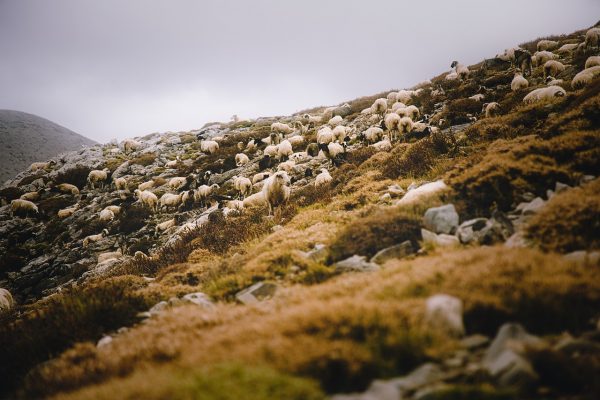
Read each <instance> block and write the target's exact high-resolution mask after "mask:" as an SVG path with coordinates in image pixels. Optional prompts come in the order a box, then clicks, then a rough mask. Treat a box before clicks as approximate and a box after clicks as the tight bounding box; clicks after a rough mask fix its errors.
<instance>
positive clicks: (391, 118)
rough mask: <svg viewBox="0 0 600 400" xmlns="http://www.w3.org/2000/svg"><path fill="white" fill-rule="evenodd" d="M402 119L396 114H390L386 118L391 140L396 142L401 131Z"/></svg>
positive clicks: (385, 121) (385, 122)
mask: <svg viewBox="0 0 600 400" xmlns="http://www.w3.org/2000/svg"><path fill="white" fill-rule="evenodd" d="M400 119H401V117H400V116H399V115H398V114H396V113H390V114H388V115H386V116H385V118H384V124H385V127H386V128H387V130H388V132H389V136H390V140H395V139H396V133H398V132H399V131H400Z"/></svg>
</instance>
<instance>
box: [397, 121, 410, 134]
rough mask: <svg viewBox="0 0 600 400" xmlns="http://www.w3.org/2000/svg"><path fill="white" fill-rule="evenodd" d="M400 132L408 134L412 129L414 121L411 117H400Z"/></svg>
mask: <svg viewBox="0 0 600 400" xmlns="http://www.w3.org/2000/svg"><path fill="white" fill-rule="evenodd" d="M398 128H399V129H398V132H399V133H401V134H407V133H409V132H410V131H412V128H413V121H412V119H410V118H409V117H402V118H400V125H399V126H398Z"/></svg>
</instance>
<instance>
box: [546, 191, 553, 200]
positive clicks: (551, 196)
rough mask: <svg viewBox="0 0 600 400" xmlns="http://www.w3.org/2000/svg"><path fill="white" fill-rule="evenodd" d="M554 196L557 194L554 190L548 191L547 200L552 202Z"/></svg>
mask: <svg viewBox="0 0 600 400" xmlns="http://www.w3.org/2000/svg"><path fill="white" fill-rule="evenodd" d="M554 195H555V193H554V191H553V190H550V189H548V190H546V199H547V200H550V199H551V198H553V197H554Z"/></svg>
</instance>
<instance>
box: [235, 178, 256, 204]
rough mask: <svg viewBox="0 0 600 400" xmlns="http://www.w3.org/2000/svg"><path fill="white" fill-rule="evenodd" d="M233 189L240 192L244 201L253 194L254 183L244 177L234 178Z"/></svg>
mask: <svg viewBox="0 0 600 400" xmlns="http://www.w3.org/2000/svg"><path fill="white" fill-rule="evenodd" d="M232 179H233V188H234V189H235V190H237V191H238V192H239V195H240V198H241V199H244V198H245V197H246V196H248V195H250V193H252V181H250V179H248V178H246V177H243V176H234V177H232Z"/></svg>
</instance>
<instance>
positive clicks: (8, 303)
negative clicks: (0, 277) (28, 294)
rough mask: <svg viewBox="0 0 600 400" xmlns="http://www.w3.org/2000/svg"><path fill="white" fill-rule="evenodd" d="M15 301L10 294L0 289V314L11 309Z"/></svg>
mask: <svg viewBox="0 0 600 400" xmlns="http://www.w3.org/2000/svg"><path fill="white" fill-rule="evenodd" d="M14 306H15V301H14V299H13V297H12V295H11V294H10V292H9V291H8V290H6V289H4V288H0V314H1V313H3V312H7V311H10V310H12V309H13V307H14Z"/></svg>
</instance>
